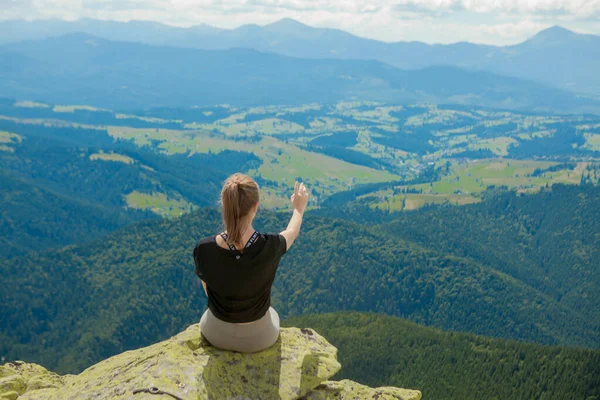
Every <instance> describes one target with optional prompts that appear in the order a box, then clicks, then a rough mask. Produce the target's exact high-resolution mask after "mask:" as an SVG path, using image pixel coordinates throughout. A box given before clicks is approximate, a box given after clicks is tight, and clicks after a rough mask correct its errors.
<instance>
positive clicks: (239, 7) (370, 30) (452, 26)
mask: <svg viewBox="0 0 600 400" xmlns="http://www.w3.org/2000/svg"><path fill="white" fill-rule="evenodd" d="M81 18H94V19H102V20H115V21H130V20H147V21H156V22H161V23H165V24H169V25H175V26H182V27H187V26H192V25H199V24H208V25H212V26H217V27H220V28H235V27H238V26H240V25H244V24H259V25H264V24H268V23H271V22H275V21H277V20H279V19H282V18H293V19H295V20H298V21H300V22H302V23H304V24H307V25H310V26H315V27H326V28H337V29H342V30H345V31H348V32H350V33H353V34H355V35H358V36H362V37H368V38H372V39H377V40H383V41H387V42H394V41H407V40H408V41H413V40H415V41H422V42H427V43H454V42H460V41H469V42H473V43H487V44H495V45H507V44H514V43H519V42H522V41H524V40H526V39H527V38H528V37H531V36H533V35H534V34H536V33H537V32H539V31H540V30H542V29H544V28H547V27H550V26H553V25H561V26H563V27H565V28H568V29H571V30H573V31H576V32H580V33H591V34H597V35H600V0H370V1H363V0H0V19H1V20H7V19H26V20H37V19H64V20H76V19H81Z"/></svg>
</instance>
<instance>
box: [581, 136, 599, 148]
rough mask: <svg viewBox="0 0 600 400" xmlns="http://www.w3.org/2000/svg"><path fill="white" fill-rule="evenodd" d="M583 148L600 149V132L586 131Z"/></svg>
mask: <svg viewBox="0 0 600 400" xmlns="http://www.w3.org/2000/svg"><path fill="white" fill-rule="evenodd" d="M583 147H584V148H586V149H588V150H594V151H600V134H599V133H586V134H585V145H584V146H583Z"/></svg>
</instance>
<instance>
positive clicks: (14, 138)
mask: <svg viewBox="0 0 600 400" xmlns="http://www.w3.org/2000/svg"><path fill="white" fill-rule="evenodd" d="M21 141H23V136H21V135H17V134H16V133H10V132H5V131H0V143H21Z"/></svg>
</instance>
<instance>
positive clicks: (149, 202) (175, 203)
mask: <svg viewBox="0 0 600 400" xmlns="http://www.w3.org/2000/svg"><path fill="white" fill-rule="evenodd" d="M125 199H126V200H127V207H131V208H136V209H140V210H150V211H152V212H153V213H155V214H158V215H161V216H163V217H179V216H181V215H183V214H185V213H188V212H190V211H192V210H193V209H194V208H195V206H194V205H193V204H191V203H188V202H187V201H185V200H182V199H172V198H168V197H167V195H165V194H164V193H156V192H155V193H151V194H147V193H140V192H138V191H134V192H131V193H129V194H128V195H126V196H125Z"/></svg>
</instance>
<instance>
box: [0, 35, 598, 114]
mask: <svg viewBox="0 0 600 400" xmlns="http://www.w3.org/2000/svg"><path fill="white" fill-rule="evenodd" d="M0 95H1V96H2V97H11V98H15V99H19V100H41V101H47V102H53V103H57V104H88V105H93V106H97V107H104V108H122V109H132V108H138V109H139V108H150V107H161V106H171V107H179V106H193V105H203V106H206V105H214V104H223V103H227V104H235V105H255V106H256V105H262V106H264V105H266V104H306V103H311V102H320V103H333V102H338V101H342V100H377V101H385V102H393V103H402V104H406V103H415V102H424V103H436V104H440V103H455V104H468V105H479V106H488V107H496V108H503V109H519V110H526V111H539V112H542V111H552V112H562V113H564V112H567V113H569V112H570V113H582V112H586V111H588V112H600V100H594V99H588V98H584V97H581V96H577V95H575V94H573V93H571V92H569V91H565V90H562V89H556V88H552V87H550V86H545V85H543V84H539V83H535V82H532V81H526V80H522V79H519V78H511V77H505V76H500V75H496V74H494V73H489V72H483V71H479V72H474V71H469V70H465V69H461V68H458V67H453V66H432V67H427V68H423V69H418V70H401V69H398V68H395V67H392V66H390V65H388V64H384V63H382V62H379V61H374V60H370V61H369V60H340V59H312V58H302V59H299V58H294V57H288V56H282V55H278V54H274V53H261V52H259V51H256V50H251V49H241V48H236V49H230V50H197V49H187V48H179V47H164V46H151V45H146V44H139V43H130V42H115V41H110V40H106V39H100V38H97V37H94V36H90V35H87V34H80V33H75V34H68V35H65V36H60V37H56V38H49V39H43V40H36V41H26V42H19V43H13V44H6V45H4V46H0Z"/></svg>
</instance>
